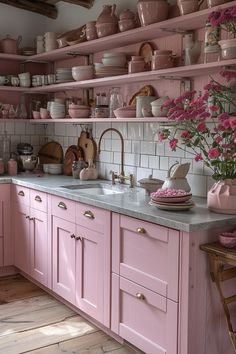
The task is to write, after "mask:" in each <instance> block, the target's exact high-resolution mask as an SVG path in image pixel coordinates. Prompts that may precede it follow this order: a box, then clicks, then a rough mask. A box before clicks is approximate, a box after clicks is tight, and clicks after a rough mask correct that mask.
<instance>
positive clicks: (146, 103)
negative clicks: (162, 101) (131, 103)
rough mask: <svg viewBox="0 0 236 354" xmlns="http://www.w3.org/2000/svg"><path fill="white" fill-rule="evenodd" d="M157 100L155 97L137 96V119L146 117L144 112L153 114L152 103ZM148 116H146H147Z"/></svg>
mask: <svg viewBox="0 0 236 354" xmlns="http://www.w3.org/2000/svg"><path fill="white" fill-rule="evenodd" d="M154 100H156V97H155V96H137V97H136V117H137V118H142V117H144V115H143V111H144V110H145V111H146V112H151V111H152V107H151V102H152V101H154ZM145 115H146V114H145ZM151 115H152V114H151Z"/></svg>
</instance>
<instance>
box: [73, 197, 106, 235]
mask: <svg viewBox="0 0 236 354" xmlns="http://www.w3.org/2000/svg"><path fill="white" fill-rule="evenodd" d="M110 218H111V213H110V211H107V210H104V209H100V208H96V207H93V206H91V205H86V204H81V203H76V224H78V225H82V226H84V227H86V228H88V229H91V230H95V231H97V232H101V233H103V232H104V229H105V227H106V226H107V225H108V224H110Z"/></svg>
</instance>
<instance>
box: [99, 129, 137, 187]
mask: <svg viewBox="0 0 236 354" xmlns="http://www.w3.org/2000/svg"><path fill="white" fill-rule="evenodd" d="M109 131H112V132H115V133H117V134H118V135H119V137H120V141H121V155H120V160H121V172H120V174H119V175H117V173H115V172H114V171H111V175H112V184H115V180H116V179H118V180H119V182H120V183H124V182H125V180H126V179H128V180H129V181H130V188H133V187H134V176H133V175H132V174H130V175H129V177H125V172H124V138H123V136H122V134H121V132H119V130H117V129H115V128H108V129H105V130H104V131H103V132H102V134H101V136H100V138H99V141H98V155H99V154H100V152H101V141H102V138H103V135H104V134H106V133H107V132H109Z"/></svg>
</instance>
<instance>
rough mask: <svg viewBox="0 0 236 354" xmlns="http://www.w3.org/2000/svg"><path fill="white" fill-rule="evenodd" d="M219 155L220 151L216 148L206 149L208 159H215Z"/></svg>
mask: <svg viewBox="0 0 236 354" xmlns="http://www.w3.org/2000/svg"><path fill="white" fill-rule="evenodd" d="M219 156H220V152H219V150H218V149H216V148H212V149H210V150H209V151H208V158H209V159H210V160H215V159H217V157H219Z"/></svg>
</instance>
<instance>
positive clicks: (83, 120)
mask: <svg viewBox="0 0 236 354" xmlns="http://www.w3.org/2000/svg"><path fill="white" fill-rule="evenodd" d="M167 121H168V119H167V118H166V117H143V118H78V119H71V118H63V119H30V123H33V124H40V123H41V124H52V123H70V124H71V123H78V124H79V123H81V124H83V123H118V122H122V123H137V122H139V123H150V122H153V123H158V122H167Z"/></svg>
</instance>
